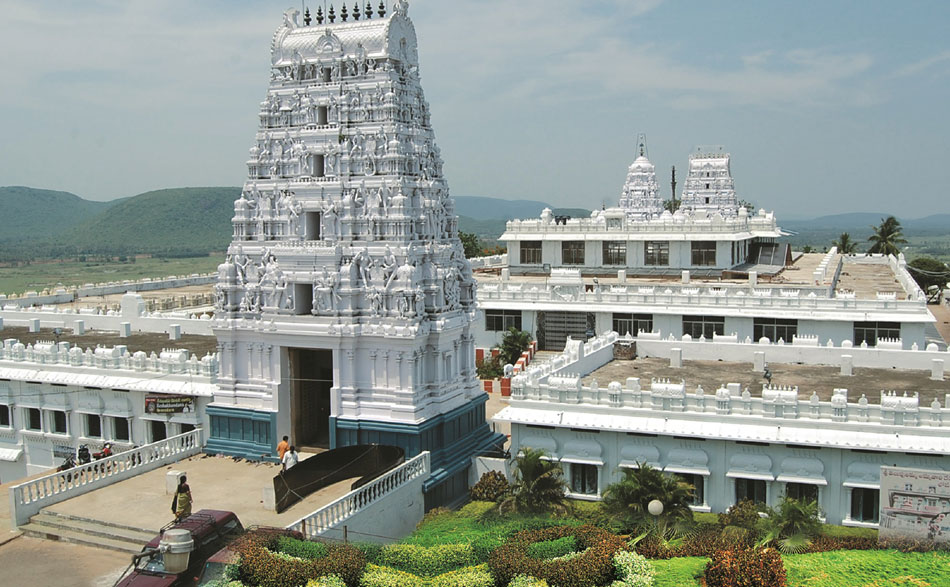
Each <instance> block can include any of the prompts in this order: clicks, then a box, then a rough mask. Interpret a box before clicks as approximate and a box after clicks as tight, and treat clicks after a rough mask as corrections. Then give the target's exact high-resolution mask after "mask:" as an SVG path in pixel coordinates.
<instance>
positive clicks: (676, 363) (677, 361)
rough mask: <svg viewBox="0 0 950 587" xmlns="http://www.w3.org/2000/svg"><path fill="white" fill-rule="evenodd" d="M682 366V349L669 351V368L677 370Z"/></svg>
mask: <svg viewBox="0 0 950 587" xmlns="http://www.w3.org/2000/svg"><path fill="white" fill-rule="evenodd" d="M682 366H683V349H679V348H673V349H670V367H673V368H674V369H679V368H680V367H682Z"/></svg>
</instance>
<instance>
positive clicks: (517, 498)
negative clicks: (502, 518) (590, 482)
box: [498, 447, 569, 514]
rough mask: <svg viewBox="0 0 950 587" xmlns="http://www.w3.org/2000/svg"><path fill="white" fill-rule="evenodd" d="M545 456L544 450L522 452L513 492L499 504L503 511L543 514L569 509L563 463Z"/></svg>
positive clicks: (516, 459) (515, 470)
mask: <svg viewBox="0 0 950 587" xmlns="http://www.w3.org/2000/svg"><path fill="white" fill-rule="evenodd" d="M544 457H545V452H544V451H543V450H537V449H533V448H530V447H524V448H523V449H522V450H521V454H519V455H518V456H517V457H516V458H515V463H514V471H513V477H514V482H513V483H512V484H511V491H510V493H509V495H508V497H506V498H505V499H503V500H502V501H501V502H499V504H498V510H499V511H501V512H517V513H528V514H539V513H544V512H551V511H566V510H568V509H569V505H568V502H567V497H566V492H567V482H566V481H565V480H564V471H563V470H562V469H561V464H560V463H558V462H556V461H550V460H547V459H545V458H544Z"/></svg>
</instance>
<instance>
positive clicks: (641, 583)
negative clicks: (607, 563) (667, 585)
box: [611, 550, 656, 587]
mask: <svg viewBox="0 0 950 587" xmlns="http://www.w3.org/2000/svg"><path fill="white" fill-rule="evenodd" d="M614 569H616V570H617V576H618V577H620V579H619V580H618V581H614V582H613V583H612V585H611V587H652V585H653V578H654V576H655V574H656V573H655V571H654V569H653V565H651V564H650V561H648V560H647V559H646V557H644V556H642V555H639V554H637V553H635V552H630V551H627V550H620V551H617V554H615V555H614Z"/></svg>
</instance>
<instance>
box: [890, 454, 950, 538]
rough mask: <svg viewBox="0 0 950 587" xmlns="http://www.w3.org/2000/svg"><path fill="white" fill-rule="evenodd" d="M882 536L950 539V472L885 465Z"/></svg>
mask: <svg viewBox="0 0 950 587" xmlns="http://www.w3.org/2000/svg"><path fill="white" fill-rule="evenodd" d="M879 536H880V538H881V540H888V539H891V540H893V539H913V540H929V541H933V542H937V543H939V542H950V471H939V470H928V469H908V468H904V467H881V521H880V532H879Z"/></svg>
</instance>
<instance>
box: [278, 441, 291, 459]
mask: <svg viewBox="0 0 950 587" xmlns="http://www.w3.org/2000/svg"><path fill="white" fill-rule="evenodd" d="M288 440H289V439H288V438H287V437H286V436H285V437H284V439H283V440H281V441H280V442H279V443H278V444H277V460H279V461H280V462H282V463H283V462H284V453H286V452H287V449H288V448H290V443H289V442H287V441H288Z"/></svg>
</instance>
